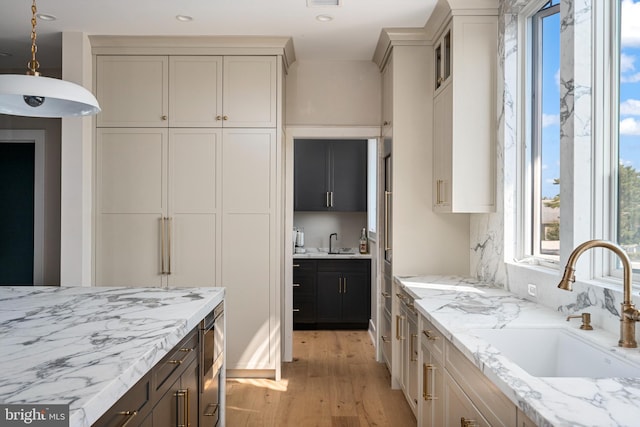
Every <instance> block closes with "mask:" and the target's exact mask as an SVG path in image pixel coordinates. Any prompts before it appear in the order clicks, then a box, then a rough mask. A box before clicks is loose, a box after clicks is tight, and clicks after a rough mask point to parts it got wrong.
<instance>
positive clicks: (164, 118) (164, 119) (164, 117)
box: [160, 114, 167, 122]
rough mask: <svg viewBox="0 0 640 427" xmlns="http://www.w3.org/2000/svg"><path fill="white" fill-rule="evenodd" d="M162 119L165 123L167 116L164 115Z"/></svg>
mask: <svg viewBox="0 0 640 427" xmlns="http://www.w3.org/2000/svg"><path fill="white" fill-rule="evenodd" d="M160 118H161V119H162V121H163V122H164V121H166V120H167V116H166V115H164V114H163V115H162V116H161V117H160Z"/></svg>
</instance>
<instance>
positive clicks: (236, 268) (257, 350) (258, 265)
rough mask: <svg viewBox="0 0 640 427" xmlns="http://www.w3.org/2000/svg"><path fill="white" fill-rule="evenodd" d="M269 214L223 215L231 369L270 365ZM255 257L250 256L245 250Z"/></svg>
mask: <svg viewBox="0 0 640 427" xmlns="http://www.w3.org/2000/svg"><path fill="white" fill-rule="evenodd" d="M270 221H271V218H270V216H269V215H268V214H225V216H224V218H223V221H222V230H223V231H222V234H223V244H222V248H223V250H222V254H221V255H222V283H223V285H224V286H226V288H227V290H226V295H225V298H226V300H225V304H226V309H225V316H226V322H227V334H226V336H225V339H226V344H227V358H226V360H225V362H226V363H227V369H269V368H272V365H271V364H272V363H273V360H271V353H270V350H271V349H270V348H269V346H268V343H269V340H270V337H271V336H272V334H273V333H274V330H273V323H272V322H273V319H272V318H271V316H270V314H271V310H272V309H271V308H270V306H271V305H272V304H273V303H274V301H272V300H271V299H270V296H271V294H272V292H271V289H272V286H274V284H273V282H274V280H273V277H274V275H275V272H274V271H273V270H272V268H271V266H272V264H273V263H272V262H271V254H272V253H273V242H272V238H271V233H270ZM248 253H251V254H255V256H251V257H247V254H248Z"/></svg>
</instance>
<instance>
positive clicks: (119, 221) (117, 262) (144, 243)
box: [96, 214, 162, 286]
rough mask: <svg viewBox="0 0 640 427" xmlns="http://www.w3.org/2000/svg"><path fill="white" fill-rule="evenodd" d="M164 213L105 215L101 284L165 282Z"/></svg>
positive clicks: (98, 256) (100, 238)
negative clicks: (162, 265) (162, 229)
mask: <svg viewBox="0 0 640 427" xmlns="http://www.w3.org/2000/svg"><path fill="white" fill-rule="evenodd" d="M160 218H161V215H145V214H141V215H140V214H139V215H120V214H111V215H102V216H101V218H100V223H99V225H98V229H97V236H96V241H97V244H96V285H97V286H162V276H161V274H160V273H161V265H160V260H161V256H162V254H161V244H160V243H161V238H160V236H161V221H160Z"/></svg>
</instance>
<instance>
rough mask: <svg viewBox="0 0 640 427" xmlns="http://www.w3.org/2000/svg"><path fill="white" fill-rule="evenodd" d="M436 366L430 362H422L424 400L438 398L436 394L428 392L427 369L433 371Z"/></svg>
mask: <svg viewBox="0 0 640 427" xmlns="http://www.w3.org/2000/svg"><path fill="white" fill-rule="evenodd" d="M435 370H436V367H435V366H433V365H432V364H430V363H423V364H422V398H423V399H424V400H438V397H437V396H434V395H433V394H431V393H429V391H428V390H429V371H435Z"/></svg>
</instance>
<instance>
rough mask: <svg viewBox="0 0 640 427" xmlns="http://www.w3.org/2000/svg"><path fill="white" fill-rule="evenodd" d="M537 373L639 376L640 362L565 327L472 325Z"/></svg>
mask: <svg viewBox="0 0 640 427" xmlns="http://www.w3.org/2000/svg"><path fill="white" fill-rule="evenodd" d="M469 334H470V335H473V336H476V337H478V338H480V339H482V340H483V341H486V342H487V343H489V344H491V345H492V346H493V347H494V348H496V349H497V350H499V351H500V353H502V355H503V356H505V357H506V358H508V359H509V360H510V361H512V362H513V363H515V364H516V365H518V366H520V367H521V368H522V369H524V370H525V371H527V372H528V373H529V374H530V375H532V376H534V377H584V378H612V377H620V378H636V377H640V366H638V365H636V364H634V363H632V362H630V361H628V360H625V359H623V358H621V357H619V356H617V355H616V354H613V353H612V352H611V350H607V349H606V348H604V347H600V346H598V345H597V344H593V343H590V342H588V341H587V340H584V339H582V338H581V337H579V336H578V335H577V334H576V333H574V332H572V331H570V330H567V329H562V328H504V329H473V330H471V331H469Z"/></svg>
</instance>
